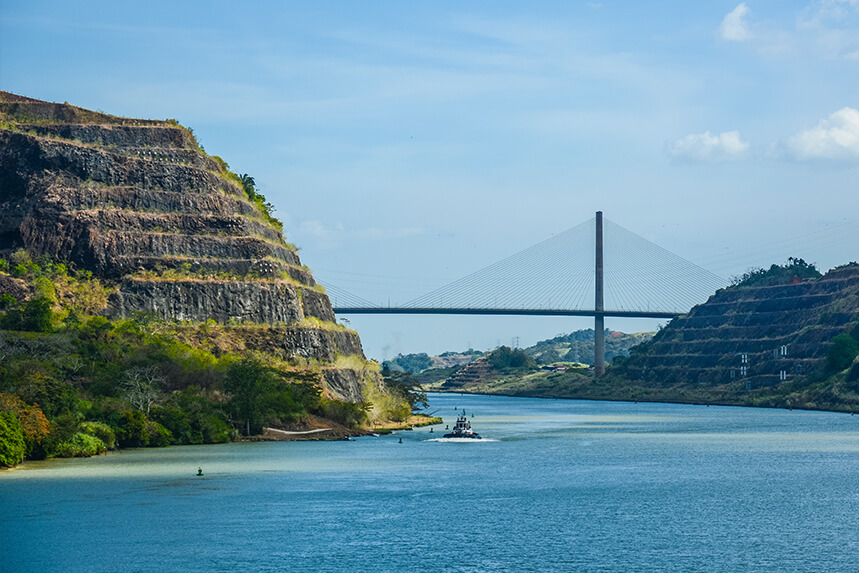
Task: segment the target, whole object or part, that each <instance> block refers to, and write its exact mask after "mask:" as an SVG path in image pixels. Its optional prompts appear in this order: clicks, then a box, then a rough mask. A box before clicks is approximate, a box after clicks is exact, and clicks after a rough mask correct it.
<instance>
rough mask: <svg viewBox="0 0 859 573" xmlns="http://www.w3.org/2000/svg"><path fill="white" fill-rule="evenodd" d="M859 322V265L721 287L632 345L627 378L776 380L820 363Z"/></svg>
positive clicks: (750, 385) (748, 383)
mask: <svg viewBox="0 0 859 573" xmlns="http://www.w3.org/2000/svg"><path fill="white" fill-rule="evenodd" d="M857 325H859V267H857V266H854V265H847V266H845V267H842V268H839V269H835V270H832V271H829V272H828V273H827V274H826V275H824V276H823V277H822V278H820V279H816V280H803V281H798V280H797V281H795V282H794V283H793V284H786V285H780V286H763V287H743V286H738V287H731V288H727V289H722V290H720V291H718V292H717V293H716V294H714V295H713V296H712V297H710V300H708V301H707V302H706V303H704V304H701V305H698V306H696V307H695V308H693V309H692V310H691V311H690V312H689V314H688V315H685V316H682V317H679V318H676V319H674V320H672V321H671V323H669V325H668V326H667V327H666V328H664V329H662V330H661V331H660V332H659V333H658V334H657V335H656V336H655V337H654V338H653V339H652V340H651V341H649V342H647V343H645V344H643V345H642V346H640V347H638V348H637V349H635V350H634V351H633V355H632V356H631V357H630V358H629V360H628V361H627V362H626V364H625V365H624V366H623V369H622V371H621V372H622V374H620V378H619V379H620V380H626V381H629V382H639V383H640V382H644V383H646V384H652V385H662V386H671V385H682V384H698V385H735V386H738V387H741V388H745V389H746V390H754V389H756V388H762V387H770V386H774V385H777V384H779V383H782V382H786V381H789V380H792V379H794V378H795V377H797V376H802V375H807V374H809V373H813V372H816V371H819V370H820V369H821V368H823V366H824V365H825V360H826V355H827V350H828V347H829V344H830V342H831V341H832V339H833V338H834V337H835V336H836V335H838V334H843V333H846V332H850V331H852V330H853V329H855V328H856V327H857Z"/></svg>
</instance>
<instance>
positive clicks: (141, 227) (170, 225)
mask: <svg viewBox="0 0 859 573" xmlns="http://www.w3.org/2000/svg"><path fill="white" fill-rule="evenodd" d="M272 209H273V206H272V205H271V204H270V203H269V202H268V201H266V198H265V197H264V196H263V195H262V193H261V192H260V190H259V189H258V188H257V186H256V182H255V181H254V178H253V177H252V176H250V175H248V174H238V173H235V172H233V171H231V170H230V167H229V165H228V164H227V162H226V161H224V160H223V159H221V158H220V157H217V156H214V155H209V154H207V153H206V151H205V150H204V149H203V147H202V146H201V145H200V143H199V142H198V141H197V139H196V138H195V137H194V134H193V131H192V130H191V129H189V128H186V127H184V126H182V125H180V124H179V123H178V122H177V121H175V120H151V119H136V118H125V117H118V116H113V115H109V114H106V113H102V112H94V111H90V110H86V109H83V108H79V107H76V106H73V105H69V104H67V103H63V104H59V103H51V102H45V101H40V100H35V99H30V98H25V97H21V96H17V95H14V94H9V93H6V92H0V259H2V260H0V327H2V329H3V332H2V334H0V464H4V465H11V464H14V463H17V461H20V460H21V458H22V457H24V456H27V457H44V456H50V455H87V454H90V453H93V452H96V451H99V450H101V449H103V448H105V447H111V445H112V444H114V442H116V443H119V444H120V445H164V444H167V443H199V442H211V441H222V440H224V439H231V438H234V437H236V436H239V435H248V434H257V433H259V431H260V430H261V429H262V427H263V426H266V425H268V426H273V427H283V426H285V425H289V424H301V423H304V422H306V420H308V419H309V418H308V417H309V416H313V415H324V416H326V417H328V418H330V419H333V420H335V421H339V422H341V423H343V424H345V425H347V426H352V427H357V426H359V425H360V424H362V423H365V422H367V421H369V420H374V421H383V420H386V419H387V420H390V419H403V418H406V417H408V416H409V414H410V406H409V400H408V399H407V397H406V396H403V395H401V393H398V392H397V391H389V390H388V389H387V388H386V386H385V383H384V380H383V379H382V377H381V375H380V372H379V367H378V365H377V364H375V363H374V362H369V361H367V360H366V359H365V357H364V355H363V350H362V347H361V341H360V339H359V337H358V334H357V333H356V332H354V331H352V330H349V329H347V328H345V327H343V326H342V325H340V324H337V323H336V321H335V316H334V312H333V310H332V307H331V303H330V301H329V299H328V296H327V294H326V293H325V290H324V289H323V288H322V287H321V286H320V285H318V284H317V283H316V282H315V280H314V278H313V275H312V273H311V272H310V270H309V269H308V268H307V267H306V266H304V264H303V263H302V262H301V260H300V259H299V256H298V253H297V249H296V248H295V246H294V245H292V244H290V243H288V242H287V241H286V239H285V237H284V235H283V226H282V224H281V223H280V221H278V220H277V219H275V218H274V217H273V215H272Z"/></svg>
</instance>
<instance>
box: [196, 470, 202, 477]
mask: <svg viewBox="0 0 859 573" xmlns="http://www.w3.org/2000/svg"><path fill="white" fill-rule="evenodd" d="M197 475H198V476H201V475H203V468H197Z"/></svg>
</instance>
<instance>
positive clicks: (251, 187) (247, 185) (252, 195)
mask: <svg viewBox="0 0 859 573" xmlns="http://www.w3.org/2000/svg"><path fill="white" fill-rule="evenodd" d="M239 183H241V185H242V189H244V190H245V193H247V196H248V199H250V200H251V201H255V200H256V198H257V192H256V186H257V182H256V180H254V178H253V177H251V176H250V175H248V174H247V173H242V174H241V175H239Z"/></svg>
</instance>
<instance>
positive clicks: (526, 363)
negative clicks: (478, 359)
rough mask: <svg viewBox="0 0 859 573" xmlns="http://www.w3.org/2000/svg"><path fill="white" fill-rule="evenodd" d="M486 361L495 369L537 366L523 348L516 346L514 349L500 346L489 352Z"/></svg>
mask: <svg viewBox="0 0 859 573" xmlns="http://www.w3.org/2000/svg"><path fill="white" fill-rule="evenodd" d="M487 361H488V362H489V364H490V365H491V366H492V368H494V369H495V370H510V369H514V368H536V367H537V363H536V362H535V361H534V359H533V358H531V357H530V356H528V354H526V353H525V351H524V350H521V349H518V348H517V349H515V350H514V349H511V348H510V347H509V346H501V347H499V348H496V349H495V350H493V351H492V352H490V353H489V356H488V358H487Z"/></svg>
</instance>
